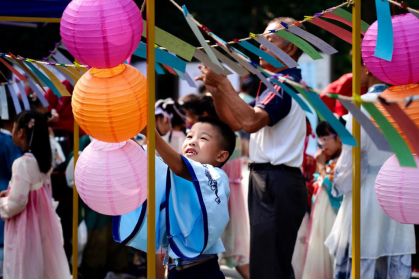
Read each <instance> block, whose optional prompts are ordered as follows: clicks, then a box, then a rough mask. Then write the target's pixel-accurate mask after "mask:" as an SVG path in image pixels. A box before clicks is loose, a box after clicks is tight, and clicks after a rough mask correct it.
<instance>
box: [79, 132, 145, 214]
mask: <svg viewBox="0 0 419 280" xmlns="http://www.w3.org/2000/svg"><path fill="white" fill-rule="evenodd" d="M146 161H147V155H146V152H145V151H144V150H143V149H142V147H141V146H139V145H138V144H137V143H135V142H134V141H132V140H129V141H127V142H120V143H104V142H101V141H97V140H93V141H92V143H90V145H89V146H87V147H86V148H85V149H84V151H83V152H82V153H81V155H80V158H79V160H78V161H77V164H76V169H75V172H74V177H75V182H76V187H77V191H78V193H79V194H80V197H81V199H82V200H83V201H84V202H85V203H86V204H87V205H88V206H89V207H90V208H91V209H93V210H94V211H96V212H99V213H102V214H105V215H121V214H125V213H128V212H130V211H132V210H134V209H136V208H137V207H138V206H139V205H140V204H141V203H143V202H144V201H145V199H146V197H147V164H146Z"/></svg>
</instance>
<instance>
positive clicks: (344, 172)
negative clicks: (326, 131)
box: [333, 115, 371, 196]
mask: <svg viewBox="0 0 419 280" xmlns="http://www.w3.org/2000/svg"><path fill="white" fill-rule="evenodd" d="M346 128H347V129H348V131H351V132H352V116H351V115H350V117H349V118H348V120H347V123H346ZM360 140H361V183H362V182H364V181H365V180H364V179H365V177H366V176H367V172H366V170H363V168H362V167H363V165H364V164H366V163H367V158H366V157H367V155H368V153H367V151H368V149H369V147H370V145H371V138H369V137H368V134H367V133H365V131H364V130H363V129H362V128H361V139H360ZM358 144H359V143H358ZM333 184H334V185H333V189H334V193H333V195H337V196H339V195H342V194H345V193H348V192H351V191H352V146H348V145H342V152H341V154H340V156H339V159H338V161H337V163H336V167H335V176H334V180H333ZM361 187H362V184H361Z"/></svg>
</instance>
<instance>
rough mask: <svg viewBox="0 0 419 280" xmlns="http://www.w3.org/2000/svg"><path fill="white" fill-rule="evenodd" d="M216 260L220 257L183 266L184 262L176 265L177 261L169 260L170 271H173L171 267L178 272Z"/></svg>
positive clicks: (199, 260) (211, 257)
mask: <svg viewBox="0 0 419 280" xmlns="http://www.w3.org/2000/svg"><path fill="white" fill-rule="evenodd" d="M215 258H218V257H217V256H210V257H208V258H203V259H198V260H196V261H194V262H191V263H186V264H182V261H178V263H177V264H176V262H175V260H174V259H172V258H170V259H169V269H171V267H173V268H174V269H176V270H184V269H187V268H191V267H194V266H197V265H199V264H203V263H205V262H207V261H210V260H213V259H215Z"/></svg>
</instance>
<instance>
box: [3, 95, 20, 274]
mask: <svg viewBox="0 0 419 280" xmlns="http://www.w3.org/2000/svg"><path fill="white" fill-rule="evenodd" d="M6 97H7V107H8V112H9V119H8V120H3V119H1V118H0V167H1V168H0V191H4V190H6V189H7V187H8V186H9V181H10V179H12V164H13V162H14V161H15V159H17V158H19V157H20V156H21V155H22V151H21V150H20V148H19V147H18V146H16V145H15V144H14V143H13V139H12V129H13V121H14V119H15V117H16V110H15V108H14V106H13V100H12V98H11V96H10V95H7V96H6ZM3 241H4V221H3V220H1V219H0V277H3V248H4V243H3Z"/></svg>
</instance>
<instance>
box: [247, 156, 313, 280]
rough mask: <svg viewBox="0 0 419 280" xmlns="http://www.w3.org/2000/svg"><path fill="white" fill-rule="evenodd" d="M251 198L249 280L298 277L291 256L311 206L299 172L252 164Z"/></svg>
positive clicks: (294, 169) (250, 179)
mask: <svg viewBox="0 0 419 280" xmlns="http://www.w3.org/2000/svg"><path fill="white" fill-rule="evenodd" d="M248 199H249V217H250V277H251V278H295V276H294V270H293V268H292V265H291V260H292V254H293V251H294V246H295V241H296V239H297V233H298V229H299V227H300V225H301V222H302V220H303V217H304V213H305V212H306V210H307V207H308V205H307V189H306V186H305V182H304V178H303V175H302V174H301V171H300V169H299V168H293V167H288V166H285V165H278V166H273V165H270V164H251V165H250V178H249V197H248Z"/></svg>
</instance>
